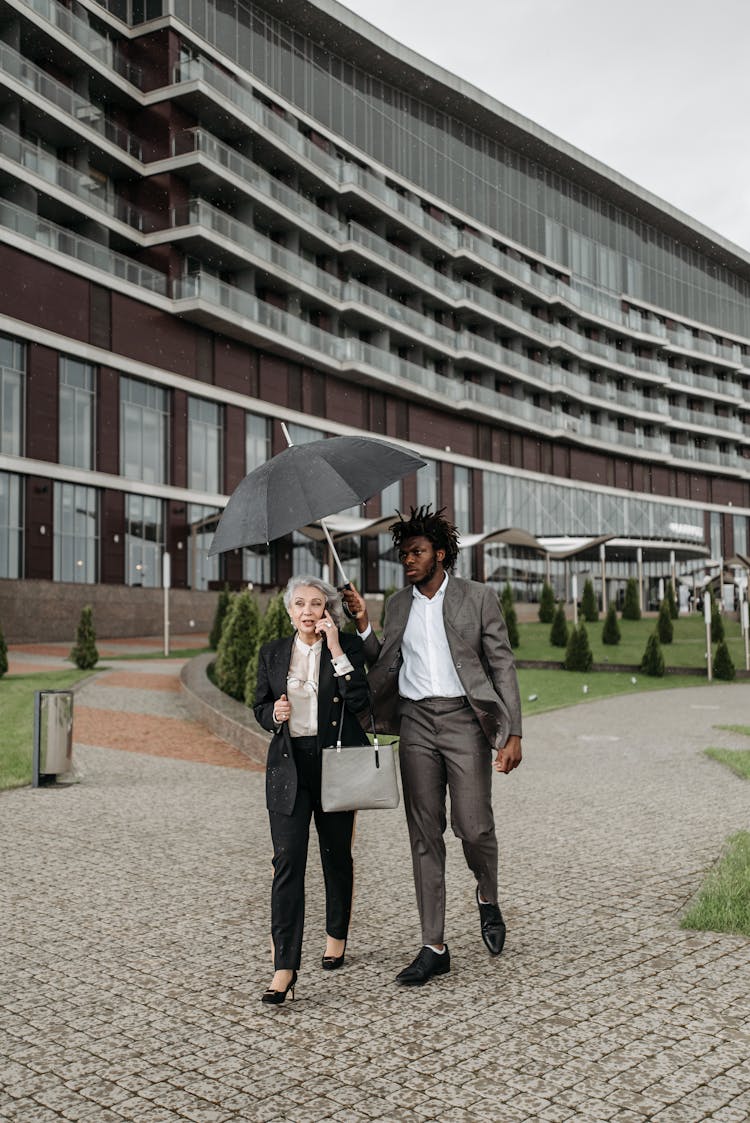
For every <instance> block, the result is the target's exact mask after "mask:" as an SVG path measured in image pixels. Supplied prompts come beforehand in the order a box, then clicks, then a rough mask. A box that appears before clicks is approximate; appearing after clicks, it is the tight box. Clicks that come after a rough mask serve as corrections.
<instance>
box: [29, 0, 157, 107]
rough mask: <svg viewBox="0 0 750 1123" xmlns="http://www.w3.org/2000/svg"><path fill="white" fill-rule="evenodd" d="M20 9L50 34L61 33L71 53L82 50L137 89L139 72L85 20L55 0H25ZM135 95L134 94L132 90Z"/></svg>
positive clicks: (104, 36)
mask: <svg viewBox="0 0 750 1123" xmlns="http://www.w3.org/2000/svg"><path fill="white" fill-rule="evenodd" d="M22 7H23V8H29V9H31V11H33V12H35V13H36V14H37V15H38V16H40V17H41V18H42V19H43V20H44V21H45V23H48V24H49V25H50V27H49V32H50V35H52V36H54V37H55V38H58V37H59V34H60V32H62V34H63V35H64V36H66V37H67V38H68V39H71V40H72V43H71V50H76V48H82V49H83V50H84V51H85V53H86V54H87V55H89V56H90V57H91V58H93V59H95V60H96V61H97V62H99V63H101V64H102V66H104V67H106V68H108V69H110V70H114V71H115V73H116V74H119V75H120V77H122V78H124V79H125V80H126V81H127V82H129V83H130V84H131V85H132V86H135V87H137V88H138V89H140V86H141V81H142V73H141V69H140V67H138V66H135V65H134V64H133V63H131V62H130V60H129V59H128V58H126V56H125V55H124V54H123V52H122V50H121V49H120V48H119V47H118V45H117V43H116V42H115V41H114V40H112V39H110V38H109V37H108V36H106V35H102V34H100V32H98V31H95V30H94V28H93V27H91V25H90V24H89V23H87V22H86V20H84V19H81V18H80V16H77V15H75V14H74V12H72V11H71V10H70V9H69V8H65V7H63V5H62V4H60V3H58V2H57V0H24V3H23V5H22ZM134 92H135V91H134Z"/></svg>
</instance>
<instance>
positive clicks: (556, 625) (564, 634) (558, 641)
mask: <svg viewBox="0 0 750 1123" xmlns="http://www.w3.org/2000/svg"><path fill="white" fill-rule="evenodd" d="M549 641H550V643H551V644H552V646H553V647H567V645H568V621H567V620H566V619H565V605H564V604H563V603H562V601H560V602H559V604H558V606H557V608H556V609H555V616H554V619H553V620H552V627H551V628H550V630H549Z"/></svg>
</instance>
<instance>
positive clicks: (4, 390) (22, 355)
mask: <svg viewBox="0 0 750 1123" xmlns="http://www.w3.org/2000/svg"><path fill="white" fill-rule="evenodd" d="M25 373H26V349H25V347H24V345H23V344H22V343H17V342H16V340H15V339H9V338H8V337H7V336H4V335H0V452H5V453H8V454H9V455H10V456H21V455H22V453H23V414H24V380H25Z"/></svg>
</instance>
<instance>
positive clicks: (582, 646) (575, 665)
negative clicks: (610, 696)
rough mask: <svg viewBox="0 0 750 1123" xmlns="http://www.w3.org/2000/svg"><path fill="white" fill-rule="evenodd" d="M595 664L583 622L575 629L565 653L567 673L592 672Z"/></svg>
mask: <svg viewBox="0 0 750 1123" xmlns="http://www.w3.org/2000/svg"><path fill="white" fill-rule="evenodd" d="M593 664H594V657H593V655H592V654H591V647H590V645H589V637H588V633H587V631H586V625H585V624H584V622H583V620H582V621H581V623H580V624H579V625H578V627H577V628H573V629H572V631H571V633H570V639H569V640H568V646H567V649H566V651H565V670H566V671H590V670H591V668H592V666H593Z"/></svg>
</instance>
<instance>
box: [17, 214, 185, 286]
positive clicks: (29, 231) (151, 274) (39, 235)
mask: <svg viewBox="0 0 750 1123" xmlns="http://www.w3.org/2000/svg"><path fill="white" fill-rule="evenodd" d="M0 226H3V227H5V229H6V230H12V231H14V232H15V233H16V234H21V235H22V236H23V237H24V238H30V239H31V240H32V241H33V242H36V244H37V245H41V246H46V247H47V248H48V249H50V250H54V251H56V252H58V253H61V254H65V255H66V256H67V257H70V258H73V259H74V260H76V261H80V262H82V263H84V264H86V265H91V266H93V267H94V268H95V269H100V270H102V271H103V272H104V273H106V274H108V275H109V276H110V277H117V278H119V279H120V280H123V281H128V282H129V283H130V284H132V285H137V286H138V287H139V288H142V289H147V290H148V291H149V292H155V293H159V294H160V295H162V296H166V294H167V278H166V277H165V276H164V274H163V273H159V272H157V270H156V269H149V268H147V267H146V266H145V265H139V264H138V262H136V261H133V259H132V258H130V257H126V256H125V255H124V254H121V253H115V252H114V251H113V250H110V249H108V248H107V247H106V246H102V245H100V244H99V243H98V242H92V241H91V240H90V239H89V238H82V237H81V236H80V235H78V234H74V233H72V231H70V230H67V229H66V228H65V227H64V226H57V225H56V224H55V223H53V222H47V221H46V220H45V219H42V218H39V216H38V215H35V214H33V213H32V212H31V211H27V210H24V209H23V208H22V207H18V206H16V204H15V203H9V202H7V201H6V200H5V199H0Z"/></svg>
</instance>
